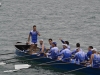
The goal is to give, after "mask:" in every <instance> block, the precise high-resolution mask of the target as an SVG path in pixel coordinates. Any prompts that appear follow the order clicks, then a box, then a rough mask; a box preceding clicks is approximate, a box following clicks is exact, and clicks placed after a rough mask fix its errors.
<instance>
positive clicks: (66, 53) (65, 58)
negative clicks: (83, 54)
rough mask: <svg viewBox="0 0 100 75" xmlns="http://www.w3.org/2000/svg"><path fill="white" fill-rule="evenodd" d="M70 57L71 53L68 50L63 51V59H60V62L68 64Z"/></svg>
mask: <svg viewBox="0 0 100 75" xmlns="http://www.w3.org/2000/svg"><path fill="white" fill-rule="evenodd" d="M70 57H71V51H70V50H69V49H65V50H63V58H62V60H63V61H64V62H70Z"/></svg>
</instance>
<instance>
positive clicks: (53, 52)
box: [50, 47, 59, 59]
mask: <svg viewBox="0 0 100 75" xmlns="http://www.w3.org/2000/svg"><path fill="white" fill-rule="evenodd" d="M50 53H51V54H50V56H51V58H52V59H57V54H58V53H59V49H58V47H53V48H51V50H50Z"/></svg>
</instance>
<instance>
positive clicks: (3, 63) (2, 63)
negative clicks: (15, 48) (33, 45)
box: [0, 57, 44, 65]
mask: <svg viewBox="0 0 100 75" xmlns="http://www.w3.org/2000/svg"><path fill="white" fill-rule="evenodd" d="M41 58H44V57H40V58H33V59H26V60H18V61H14V62H7V63H6V62H1V63H0V65H5V64H11V63H16V62H24V61H32V60H36V59H41Z"/></svg>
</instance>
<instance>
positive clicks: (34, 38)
mask: <svg viewBox="0 0 100 75" xmlns="http://www.w3.org/2000/svg"><path fill="white" fill-rule="evenodd" d="M38 36H40V33H39V32H38V31H37V30H36V25H34V26H33V30H31V31H30V33H29V36H28V44H31V46H30V49H29V53H30V54H32V53H35V52H36V48H37V39H38ZM30 38H31V43H30ZM33 49H34V51H33Z"/></svg>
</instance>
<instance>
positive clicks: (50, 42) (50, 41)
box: [46, 38, 53, 52]
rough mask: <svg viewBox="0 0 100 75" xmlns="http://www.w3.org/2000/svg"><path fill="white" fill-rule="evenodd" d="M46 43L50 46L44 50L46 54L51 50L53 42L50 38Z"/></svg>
mask: <svg viewBox="0 0 100 75" xmlns="http://www.w3.org/2000/svg"><path fill="white" fill-rule="evenodd" d="M48 42H49V44H50V48H47V49H46V50H47V52H48V51H49V50H50V49H51V48H52V42H53V40H52V39H51V38H50V39H48Z"/></svg>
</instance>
